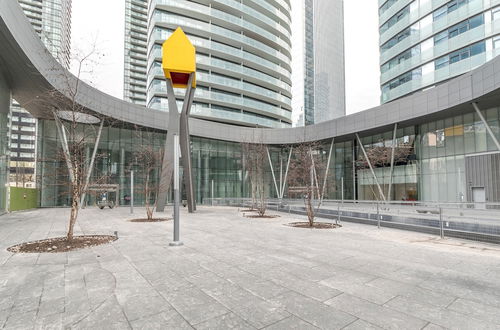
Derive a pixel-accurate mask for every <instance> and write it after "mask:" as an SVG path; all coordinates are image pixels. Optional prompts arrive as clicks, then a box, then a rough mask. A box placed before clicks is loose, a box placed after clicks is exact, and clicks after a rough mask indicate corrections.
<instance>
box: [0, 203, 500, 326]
mask: <svg viewBox="0 0 500 330" xmlns="http://www.w3.org/2000/svg"><path fill="white" fill-rule="evenodd" d="M67 211H68V210H67V209H43V210H35V211H30V212H29V213H30V216H29V218H26V215H25V214H23V216H22V217H21V216H19V215H16V214H7V215H4V216H2V217H1V221H0V328H1V326H2V325H3V323H4V322H7V326H8V327H11V328H16V327H17V328H20V327H22V328H23V329H25V328H56V329H58V328H61V324H62V326H63V327H65V326H69V327H72V328H89V327H90V328H96V329H100V328H110V329H113V328H120V329H126V328H128V327H133V328H140V329H165V328H167V329H183V328H186V329H189V328H192V327H199V328H202V327H205V328H231V327H237V326H243V327H250V328H252V327H254V328H264V327H269V328H271V329H293V328H297V329H307V328H314V327H318V328H326V329H328V328H342V327H346V329H360V328H377V327H382V328H391V327H393V328H396V327H400V328H405V329H407V328H410V329H411V328H419V327H420V328H422V327H426V328H428V329H434V328H435V327H438V328H439V327H443V328H457V329H461V328H469V329H482V328H499V327H500V325H499V324H498V314H499V312H498V308H500V307H499V306H500V283H499V282H498V275H500V266H498V265H499V264H500V252H499V251H497V250H495V249H491V246H487V247H486V248H483V247H485V246H486V245H485V246H483V245H482V243H477V245H478V246H475V247H474V249H471V248H470V247H467V246H465V245H462V244H458V243H456V244H455V243H454V242H455V241H454V240H453V239H448V240H446V242H445V243H446V244H441V243H439V244H438V243H433V238H434V237H435V236H432V235H427V234H419V233H412V232H404V231H398V230H391V229H388V228H384V229H383V230H377V229H376V228H374V227H372V226H364V225H357V224H351V223H345V224H344V227H343V228H341V229H339V230H335V231H329V230H326V231H311V230H301V229H297V228H290V227H286V226H283V224H285V223H288V222H292V221H295V220H296V218H297V217H296V216H290V217H288V215H285V214H282V217H281V218H278V219H274V220H273V221H264V222H262V221H249V220H248V219H244V218H242V217H241V215H240V213H238V211H237V210H236V209H232V208H219V207H214V208H207V207H202V206H200V207H199V209H198V211H197V213H195V214H187V213H186V212H185V210H182V211H181V218H182V230H181V233H182V236H181V238H182V240H183V241H184V243H185V245H184V246H183V247H182V248H171V247H169V246H168V242H169V241H170V240H171V237H172V223H162V224H135V223H130V222H127V221H125V220H126V219H129V218H130V214H129V211H128V209H126V208H116V209H113V210H106V213H105V217H106V221H105V222H103V221H102V216H103V214H104V213H102V212H101V210H98V209H94V208H87V209H85V210H82V211H81V213H80V219H79V221H78V222H77V226H76V233H78V234H81V233H100V234H111V233H113V231H114V230H118V231H119V233H120V239H119V240H118V241H116V242H115V243H113V244H109V245H102V246H98V247H93V248H90V249H85V250H79V251H73V252H69V253H66V254H60V255H58V254H43V255H38V254H33V255H27V254H26V255H21V254H18V255H12V254H10V253H8V252H6V251H5V248H6V247H7V246H9V245H12V244H15V243H18V242H23V241H26V240H28V239H38V238H43V237H49V236H50V237H55V236H61V235H64V233H65V228H66V226H67ZM137 212H143V210H141V209H140V208H139V209H138V210H137ZM168 212H171V210H169V211H168ZM168 212H167V213H168ZM167 213H166V214H167ZM304 243H307V244H304ZM475 244H476V243H475ZM499 250H500V249H499ZM457 298H458V299H457ZM326 303H328V304H331V305H332V306H329V305H327V304H326ZM62 308H64V309H62ZM61 311H64V312H63V313H61Z"/></svg>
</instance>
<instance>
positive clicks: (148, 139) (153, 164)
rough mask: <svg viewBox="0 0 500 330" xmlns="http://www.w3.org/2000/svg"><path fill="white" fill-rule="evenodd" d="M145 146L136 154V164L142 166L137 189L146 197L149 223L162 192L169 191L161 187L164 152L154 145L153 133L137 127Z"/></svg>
mask: <svg viewBox="0 0 500 330" xmlns="http://www.w3.org/2000/svg"><path fill="white" fill-rule="evenodd" d="M141 133H142V140H143V146H142V147H141V149H140V150H137V151H136V152H135V153H134V154H133V157H134V162H135V163H136V164H137V165H138V166H140V169H139V170H138V171H137V174H138V176H137V178H138V179H139V184H138V185H136V187H137V189H138V190H139V191H140V192H141V193H142V194H143V196H144V206H145V207H146V217H147V220H148V221H154V220H155V219H154V217H153V215H154V212H155V210H156V205H157V204H158V196H159V194H160V192H163V191H167V190H168V188H169V187H168V186H167V187H162V186H161V185H160V176H161V167H162V160H163V150H162V148H161V147H159V146H156V147H155V145H154V143H153V133H151V132H147V131H142V132H141V131H140V130H139V128H137V127H136V135H137V136H138V137H140V136H141Z"/></svg>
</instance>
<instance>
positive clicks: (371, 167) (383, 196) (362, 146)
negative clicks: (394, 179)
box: [356, 133, 386, 201]
mask: <svg viewBox="0 0 500 330" xmlns="http://www.w3.org/2000/svg"><path fill="white" fill-rule="evenodd" d="M356 138H357V139H358V142H359V146H360V147H361V151H363V155H364V156H365V159H366V162H367V163H368V166H369V167H370V171H371V172H372V175H373V179H374V180H375V183H376V184H377V188H378V193H379V194H380V197H382V200H383V201H385V200H386V199H385V195H384V192H383V191H382V188H381V187H380V184H379V182H378V179H377V175H376V174H375V171H374V170H373V166H372V163H371V161H370V158H368V155H367V154H366V150H365V146H364V145H363V143H362V142H361V139H360V138H359V134H358V133H356Z"/></svg>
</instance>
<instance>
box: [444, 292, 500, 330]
mask: <svg viewBox="0 0 500 330" xmlns="http://www.w3.org/2000/svg"><path fill="white" fill-rule="evenodd" d="M448 309H451V310H454V311H457V312H460V313H463V314H467V315H470V316H471V317H474V318H477V319H481V320H484V321H487V322H491V323H495V324H498V325H499V327H500V306H497V307H493V306H489V305H485V304H481V303H478V302H475V301H471V300H467V299H461V298H459V299H457V300H455V301H454V302H453V303H452V304H451V305H450V306H448Z"/></svg>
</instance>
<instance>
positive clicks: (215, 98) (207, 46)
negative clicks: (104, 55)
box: [147, 0, 292, 127]
mask: <svg viewBox="0 0 500 330" xmlns="http://www.w3.org/2000/svg"><path fill="white" fill-rule="evenodd" d="M214 3H218V5H217V6H212V5H205V4H200V3H192V2H190V3H186V2H185V1H180V0H154V1H152V2H151V4H150V7H149V24H148V36H149V38H148V41H149V43H148V74H147V82H148V83H147V86H148V88H147V104H148V106H150V107H153V108H157V109H161V110H167V111H168V109H167V107H165V105H166V104H167V101H166V90H165V84H164V77H163V73H162V71H161V65H160V64H161V45H162V43H163V42H164V41H165V40H166V39H167V38H168V37H169V36H170V35H171V33H172V32H173V31H174V30H175V28H177V27H178V26H180V27H182V28H183V30H184V32H185V33H186V34H187V35H188V37H189V38H190V40H191V41H192V42H193V44H194V45H195V47H196V49H197V90H196V92H195V95H194V105H195V106H196V107H197V108H196V110H195V111H192V112H191V113H192V115H193V116H198V117H202V118H204V119H210V120H215V121H222V122H229V123H233V124H238V125H246V126H256V125H257V126H263V127H287V126H291V110H292V106H291V39H290V37H291V28H290V15H289V13H285V12H284V11H283V5H286V7H288V8H289V1H274V0H259V1H256V2H255V3H248V4H243V3H239V2H236V3H235V2H233V1H228V0H214ZM224 8H231V10H227V11H226V10H224ZM181 95H182V93H179V99H178V100H180V99H181Z"/></svg>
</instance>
